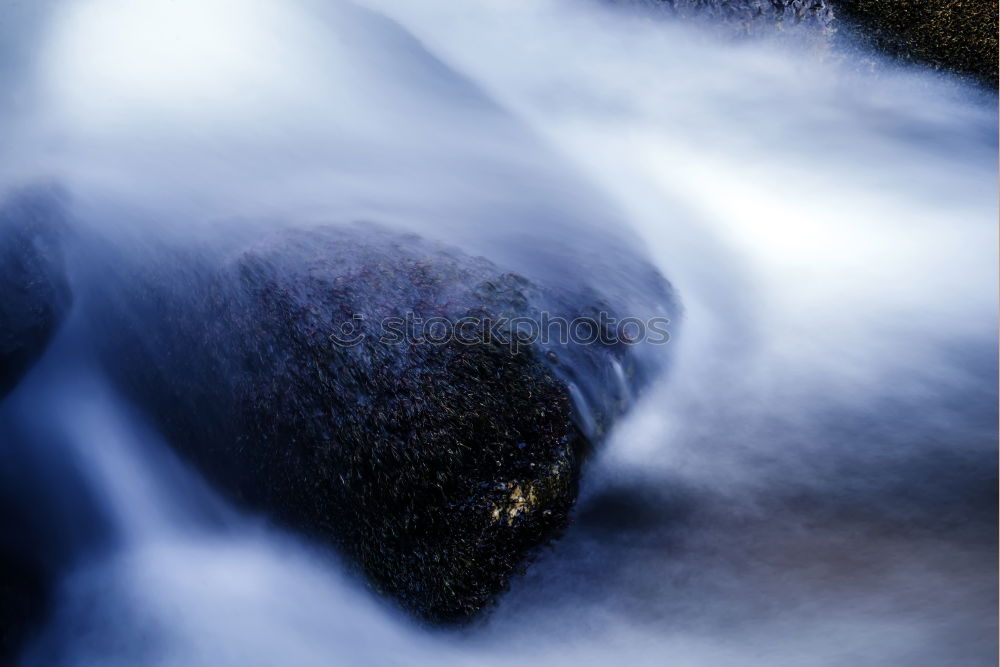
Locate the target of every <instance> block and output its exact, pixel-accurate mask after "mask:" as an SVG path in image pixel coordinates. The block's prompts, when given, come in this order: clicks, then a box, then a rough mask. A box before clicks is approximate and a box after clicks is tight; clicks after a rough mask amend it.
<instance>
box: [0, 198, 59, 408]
mask: <svg viewBox="0 0 1000 667" xmlns="http://www.w3.org/2000/svg"><path fill="white" fill-rule="evenodd" d="M64 216H65V195H64V194H63V193H62V192H61V191H60V190H59V189H58V188H55V187H48V186H37V187H32V188H26V189H24V190H20V191H18V192H16V193H14V194H13V195H11V196H10V197H8V198H7V199H6V200H5V201H4V202H3V203H2V204H0V396H3V395H4V394H6V393H8V392H9V391H10V390H11V389H12V388H13V387H14V386H15V385H16V384H17V382H18V380H19V379H20V378H21V376H22V375H23V374H24V373H25V372H26V371H27V370H28V368H30V367H31V365H32V364H33V363H34V362H35V361H36V360H37V359H38V357H39V356H41V354H42V351H43V350H44V349H45V347H46V345H47V344H48V342H49V340H50V339H51V338H52V335H53V334H54V333H55V331H56V329H57V328H58V326H59V324H60V323H61V322H62V320H63V318H64V317H65V315H66V312H67V310H68V309H69V304H70V300H71V299H70V290H69V285H68V283H67V280H66V268H65V265H64V260H63V256H62V248H61V237H62V235H63V233H64V232H65V218H64Z"/></svg>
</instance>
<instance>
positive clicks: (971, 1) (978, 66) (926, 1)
mask: <svg viewBox="0 0 1000 667" xmlns="http://www.w3.org/2000/svg"><path fill="white" fill-rule="evenodd" d="M830 2H831V3H832V4H834V6H835V8H836V10H837V14H838V16H840V17H841V18H843V19H845V23H846V25H847V26H853V33H854V34H856V35H857V37H858V38H859V39H861V40H862V41H864V42H867V43H869V44H871V45H872V46H874V47H876V48H877V49H879V50H882V51H885V52H888V53H889V54H891V55H894V56H896V57H898V58H901V59H903V60H907V61H912V62H918V63H923V64H927V65H931V66H933V67H938V68H943V69H947V70H951V71H954V72H958V73H961V74H966V75H970V76H972V77H975V78H976V79H978V80H979V81H980V82H982V83H985V84H987V85H989V86H992V87H995V86H996V84H997V49H998V41H997V14H998V3H997V0H919V1H916V0H895V1H893V2H886V0H830Z"/></svg>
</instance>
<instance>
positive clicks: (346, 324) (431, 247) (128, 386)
mask: <svg viewBox="0 0 1000 667" xmlns="http://www.w3.org/2000/svg"><path fill="white" fill-rule="evenodd" d="M157 257H158V258H159V265H158V266H155V267H154V266H153V263H146V264H144V266H143V267H142V269H136V271H135V273H134V274H133V275H131V276H130V277H129V278H128V279H127V280H126V281H123V283H127V289H126V291H125V293H123V294H121V295H119V296H118V297H117V298H115V299H111V300H109V301H108V302H107V304H106V310H105V311H104V312H102V313H100V314H99V315H98V316H97V317H96V320H97V321H99V322H101V323H103V324H104V326H105V328H104V329H103V331H105V334H104V336H103V338H104V347H105V351H106V354H105V358H106V359H107V364H108V367H109V368H110V369H111V370H112V374H113V376H114V377H116V378H117V380H118V382H119V383H120V384H121V385H122V386H123V387H124V389H125V392H126V393H127V394H128V395H129V396H131V397H133V398H134V399H135V400H136V401H137V402H138V403H139V404H140V405H142V406H143V407H144V408H145V409H146V410H147V412H148V413H149V414H150V415H151V416H152V419H153V420H154V421H156V422H157V423H158V424H159V425H160V426H161V427H162V429H163V430H164V432H165V433H166V435H167V437H168V439H169V440H170V441H171V442H172V443H174V444H175V446H176V447H177V448H178V449H179V450H180V451H181V452H182V453H183V454H184V455H185V456H186V457H187V458H188V459H189V460H191V461H192V462H194V463H195V464H196V465H197V467H198V468H199V469H201V470H202V471H204V473H205V474H206V475H207V476H208V477H209V478H210V479H211V480H213V481H214V482H215V483H216V484H217V485H219V486H220V487H221V488H223V489H224V490H225V491H226V492H227V493H228V494H229V495H230V496H231V497H234V498H236V499H238V500H240V501H241V502H243V503H244V504H247V505H249V506H251V507H254V508H259V509H261V510H264V511H265V512H267V513H268V514H269V515H272V516H275V517H278V518H279V519H280V520H282V521H283V522H284V523H286V524H289V525H292V526H294V527H297V528H299V529H301V530H303V531H305V532H307V533H309V534H312V535H314V536H318V537H320V538H322V539H325V540H327V541H330V542H332V543H333V544H335V545H336V546H337V547H338V548H339V550H340V551H341V553H343V554H344V555H345V556H346V557H347V559H348V561H349V562H351V563H354V564H355V565H356V566H357V567H358V569H359V570H360V571H362V572H363V573H364V574H365V575H366V576H367V578H368V580H369V581H370V582H371V583H372V585H373V586H374V587H375V588H376V589H377V590H379V591H381V592H382V593H384V594H386V595H387V596H390V597H391V598H393V599H395V600H397V601H398V602H399V603H400V604H401V605H402V606H403V607H405V608H406V609H408V610H411V611H413V612H415V613H416V614H417V615H419V616H422V617H424V618H426V619H428V620H431V621H434V622H454V621H461V620H465V619H468V618H470V617H471V616H472V615H474V614H475V613H476V612H478V611H479V610H481V609H482V608H483V607H484V606H486V605H487V604H488V603H489V602H490V600H491V599H493V598H494V596H495V595H496V594H497V593H498V592H499V591H501V590H503V589H504V587H505V586H506V585H507V582H508V580H509V578H510V577H511V576H512V575H513V574H514V573H516V572H517V571H519V570H520V569H521V568H522V567H523V566H524V564H525V563H526V562H527V560H528V559H529V558H530V556H531V554H532V553H533V552H534V551H535V550H536V549H537V548H538V547H540V546H541V545H543V544H545V543H546V542H547V541H549V540H550V539H551V538H552V537H553V536H555V535H556V534H557V533H558V532H559V530H560V529H561V528H563V527H564V526H565V525H566V523H567V521H568V519H569V516H570V511H571V508H572V507H573V504H574V501H575V498H576V492H577V482H578V478H579V474H580V465H581V462H582V460H583V459H584V457H585V455H586V453H587V451H588V449H589V447H590V446H591V445H592V444H593V442H594V441H595V440H597V439H599V438H600V437H601V434H602V433H603V432H604V430H605V429H606V426H607V425H608V424H609V423H610V422H611V421H612V420H613V419H614V418H615V417H616V416H617V415H618V414H620V413H621V412H622V411H623V410H624V409H625V407H627V403H628V400H629V396H630V394H631V392H632V391H634V390H635V389H636V388H638V387H639V386H641V384H642V383H643V382H644V381H645V378H648V377H649V376H650V375H651V374H652V373H654V372H656V368H655V366H656V363H655V362H649V363H647V362H645V361H644V360H641V359H640V357H641V355H640V354H639V348H640V347H641V346H638V345H634V344H633V343H634V341H630V340H627V338H624V337H621V336H618V334H617V332H616V331H611V330H609V329H610V327H609V325H608V324H607V323H606V322H603V321H602V316H601V312H604V311H607V310H608V304H606V303H605V302H604V301H603V300H602V296H601V294H600V293H599V291H597V290H594V289H591V288H586V287H583V286H582V280H581V287H580V288H579V289H578V290H576V291H568V290H565V289H562V288H560V289H548V288H546V287H545V286H542V285H538V284H535V283H534V282H533V281H531V280H529V279H528V278H526V277H524V276H521V275H517V274H514V273H510V272H506V271H504V270H502V269H501V268H500V267H497V266H495V265H494V264H493V263H491V262H490V261H488V260H486V259H483V258H477V257H471V256H469V255H466V254H464V253H462V252H460V251H458V250H455V249H453V248H448V247H445V246H441V245H438V244H436V243H432V242H429V241H427V240H424V239H422V238H419V237H417V236H414V235H412V234H401V233H397V232H394V231H390V230H387V229H380V228H374V227H373V226H371V225H354V226H347V227H322V226H321V227H315V228H312V229H308V230H301V229H299V230H296V229H282V230H280V231H278V232H274V233H270V234H268V235H265V237H264V238H263V240H257V241H254V242H251V243H249V244H248V245H246V246H245V247H242V248H240V249H238V250H235V251H233V252H230V253H228V254H227V255H226V256H225V257H223V258H219V257H215V256H212V257H210V256H209V255H207V254H206V255H205V256H204V257H202V258H201V259H200V260H197V259H195V258H193V255H192V253H190V252H185V251H179V252H177V253H170V252H158V253H157ZM636 264H637V265H641V266H642V270H641V271H640V273H641V275H643V276H644V277H651V280H652V284H650V285H644V286H642V289H644V290H652V291H653V292H655V293H656V294H657V295H658V298H659V299H660V303H661V305H662V307H663V311H661V314H664V313H666V312H668V311H671V310H673V307H674V304H675V299H674V295H673V292H672V289H671V287H670V285H669V284H668V283H667V282H666V281H665V280H663V279H662V277H660V276H659V274H658V273H656V272H655V271H653V270H651V269H649V267H648V265H646V264H644V263H643V262H641V260H637V261H636ZM105 293H106V294H107V293H108V292H107V291H105ZM543 313H544V314H545V317H550V316H551V317H562V318H566V319H567V320H569V319H575V318H580V321H581V322H584V323H589V325H590V326H593V327H594V329H593V330H594V331H595V332H596V331H599V333H600V336H599V337H598V338H599V339H598V340H595V341H593V342H589V341H588V342H582V343H581V342H578V341H577V342H574V341H573V340H558V339H559V338H560V334H559V333H558V331H555V330H554V331H553V338H554V340H549V341H540V340H536V339H535V337H534V336H533V334H532V331H531V329H532V327H531V326H530V323H531V322H536V323H538V322H541V321H542V320H543ZM612 314H613V313H612ZM628 314H629V315H632V314H633V313H628ZM639 315H641V314H639ZM393 318H395V319H393ZM434 318H436V319H434ZM513 318H523V319H521V320H519V321H518V320H514V321H513V322H510V321H508V320H512V319H513ZM456 325H460V326H456ZM449 328H450V329H451V330H453V331H454V332H455V336H453V337H450V338H448V337H447V336H446V333H447V332H448V331H449ZM581 328H586V327H585V326H581ZM585 337H586V336H585ZM660 356H661V355H659V354H657V355H650V358H651V359H658V358H660Z"/></svg>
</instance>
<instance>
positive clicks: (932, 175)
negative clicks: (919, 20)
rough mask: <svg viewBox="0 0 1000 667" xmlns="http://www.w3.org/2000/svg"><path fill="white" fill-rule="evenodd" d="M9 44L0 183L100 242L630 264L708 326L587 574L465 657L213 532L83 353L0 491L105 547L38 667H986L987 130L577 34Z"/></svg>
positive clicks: (980, 111)
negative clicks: (639, 251)
mask: <svg viewBox="0 0 1000 667" xmlns="http://www.w3.org/2000/svg"><path fill="white" fill-rule="evenodd" d="M15 4H16V3H12V2H10V1H9V0H8V1H7V2H5V3H4V4H3V5H2V6H4V8H5V11H9V12H10V13H9V14H8V16H10V17H12V19H11V23H12V24H13V25H16V26H18V27H19V28H20V29H21V30H22V31H23V34H24V35H27V37H23V38H19V39H18V40H14V39H11V40H10V41H8V42H7V47H5V50H2V51H0V53H3V56H4V62H5V63H6V64H7V67H6V68H5V69H4V70H3V76H5V77H7V78H8V82H9V83H10V85H11V88H13V89H14V91H15V93H16V94H11V95H8V96H7V97H5V98H4V99H3V104H2V106H0V113H2V114H3V118H4V121H5V122H4V124H3V129H2V130H0V148H2V149H3V152H2V156H3V157H0V183H2V184H4V185H5V186H8V185H13V184H17V183H20V182H22V181H24V180H25V179H30V178H34V177H37V176H43V177H46V178H53V179H55V180H58V181H60V182H63V183H65V184H66V185H67V186H68V187H69V188H70V189H71V190H73V191H74V195H75V197H77V200H78V201H79V202H80V210H81V217H82V219H83V220H85V221H86V223H87V224H88V225H90V226H91V227H92V228H93V229H97V230H102V231H103V233H105V234H106V235H108V236H118V235H123V234H127V235H136V236H141V235H142V234H143V233H146V232H145V231H144V229H143V227H142V225H147V226H148V227H149V229H150V230H155V231H156V233H157V234H163V233H170V234H177V235H187V234H198V233H199V230H198V225H200V224H210V223H208V222H198V223H197V224H196V223H193V222H189V221H190V220H198V221H210V220H212V219H214V218H218V217H222V216H225V217H227V218H228V217H239V216H241V215H247V214H254V215H260V214H263V215H264V217H266V216H268V215H274V216H275V217H281V216H289V215H293V216H303V217H306V218H313V217H319V216H326V215H336V216H342V217H345V218H363V219H379V220H387V221H389V222H390V223H393V224H397V225H400V226H410V227H411V228H413V229H416V230H418V231H420V232H421V233H424V234H427V235H429V236H432V237H435V238H440V239H443V240H446V241H448V242H453V243H456V244H459V245H462V246H463V247H465V248H468V249H471V250H474V251H476V252H480V253H483V254H487V255H488V256H491V258H492V257H493V256H499V257H501V258H503V259H504V260H505V261H506V262H509V263H512V264H513V265H515V266H516V265H518V263H521V264H522V265H525V266H537V265H538V264H539V263H542V262H543V261H544V257H546V256H547V255H546V253H559V252H563V251H565V252H567V253H569V252H586V253H588V255H587V256H593V257H595V259H594V260H593V262H594V263H593V264H592V265H588V266H581V267H580V271H581V272H585V271H586V272H593V273H595V274H596V273H598V272H599V271H606V272H607V273H608V275H609V277H613V275H614V273H613V269H614V263H615V261H616V255H615V254H614V253H613V252H612V251H611V250H610V249H607V250H606V249H605V248H604V247H603V246H601V245H600V244H599V241H598V239H600V238H602V237H601V235H611V236H616V235H621V236H622V237H625V236H629V237H635V238H637V239H638V240H639V241H640V242H641V243H642V244H643V245H644V246H645V247H646V248H647V250H648V252H649V254H650V256H651V257H652V258H653V260H654V262H655V263H656V265H657V266H658V267H659V268H660V270H661V271H662V272H663V274H664V275H666V276H667V277H669V278H670V280H671V281H672V282H673V283H674V284H675V285H676V286H677V288H678V289H679V291H680V292H681V294H682V295H683V299H684V304H685V322H684V331H683V336H679V337H678V338H677V339H676V340H675V341H673V342H672V343H671V344H670V353H671V354H672V355H673V367H672V370H671V373H670V374H669V376H668V377H664V378H663V379H662V380H661V381H660V382H659V383H658V384H657V385H656V386H655V387H654V388H653V389H651V390H650V391H648V392H646V394H645V395H643V396H642V397H640V398H639V399H638V403H637V405H636V406H635V409H634V410H633V411H632V413H631V414H630V416H629V417H628V418H627V419H626V420H625V421H624V423H622V424H620V425H619V426H618V428H617V429H616V431H615V432H614V433H613V434H612V436H611V438H610V441H609V442H608V443H606V445H605V447H604V448H603V450H602V451H601V452H599V453H598V454H597V456H596V457H595V459H594V460H593V461H592V462H591V463H590V464H589V465H588V467H587V468H586V470H585V471H584V477H583V481H582V490H581V498H580V501H579V505H578V509H577V515H576V519H575V521H574V524H573V525H572V526H571V527H570V528H569V530H568V531H567V534H566V535H565V536H564V537H563V538H562V539H561V540H559V541H557V542H556V543H555V544H553V545H552V546H551V547H550V548H548V549H546V550H545V552H544V553H543V554H542V555H541V556H540V557H539V559H538V561H537V562H536V563H534V564H533V565H532V566H531V567H530V569H529V570H528V572H527V573H526V574H525V575H524V576H523V577H520V578H518V579H517V580H516V581H515V582H514V583H513V585H512V590H511V591H510V592H509V593H507V594H506V595H504V596H503V597H502V598H501V599H500V600H499V603H498V606H497V608H496V609H494V610H492V611H491V613H490V614H488V615H486V616H485V617H484V618H483V619H481V620H479V621H477V622H476V623H474V624H473V625H472V626H470V627H467V628H462V629H459V630H447V631H446V630H437V629H429V628H426V627H422V626H420V625H418V624H417V623H416V622H414V621H413V620H412V619H410V618H408V617H406V616H405V615H403V614H402V613H400V612H399V611H397V610H395V609H394V608H393V607H392V606H391V605H390V604H388V603H386V602H384V601H380V600H378V599H376V598H375V597H374V596H373V594H372V593H371V592H369V591H368V590H367V589H366V588H365V587H364V585H363V583H362V582H359V581H356V580H354V579H352V578H350V577H349V576H348V575H346V574H344V573H343V570H342V568H341V567H340V566H339V564H338V559H337V557H336V555H334V554H331V553H329V552H327V551H326V550H324V549H323V548H321V547H319V546H317V545H313V544H309V543H307V542H305V541H304V540H303V539H302V538H299V537H296V536H294V535H289V534H287V533H285V532H283V531H281V530H280V529H279V528H276V527H274V526H272V525H269V524H268V523H267V522H265V521H264V520H263V519H261V518H260V517H252V516H246V515H244V514H243V513H242V512H240V511H239V510H237V509H235V508H233V507H231V506H229V505H228V503H226V502H225V501H223V500H221V499H219V498H217V497H216V496H215V495H214V493H213V492H212V490H211V489H209V488H207V486H206V485H205V484H204V483H203V482H201V481H200V480H199V478H198V476H197V475H196V474H195V473H194V472H192V471H191V470H189V469H188V468H187V467H186V466H185V465H184V464H183V463H182V462H180V461H178V460H177V459H176V458H174V457H173V456H172V455H171V454H170V453H169V450H168V448H167V446H166V444H165V443H163V442H162V441H161V440H160V437H159V436H158V435H157V434H156V433H155V432H153V431H152V429H150V427H149V426H147V425H146V424H144V423H143V420H142V418H141V416H140V415H138V414H137V413H135V412H134V410H133V409H132V408H131V407H130V406H129V405H128V403H127V399H126V398H125V397H122V396H118V395H116V394H115V393H114V391H113V390H112V389H111V388H110V387H109V386H108V385H107V384H106V383H105V382H104V381H103V379H102V378H101V377H100V374H99V373H98V372H96V371H95V370H94V369H93V367H92V366H91V365H90V364H89V363H88V359H89V356H88V355H89V348H88V346H87V345H86V344H85V341H86V336H87V332H86V325H85V323H80V322H75V321H74V320H72V319H71V320H70V322H69V323H68V324H67V325H66V327H65V328H64V329H63V331H62V332H61V333H60V336H59V338H58V340H57V341H56V342H55V343H54V344H53V346H52V347H51V349H50V350H49V352H48V353H47V354H46V357H45V358H44V359H43V360H42V362H41V363H40V364H39V366H38V367H37V368H36V369H35V370H34V371H33V372H32V374H31V375H30V376H29V377H28V378H27V379H26V380H25V382H24V383H23V384H22V386H21V387H19V388H18V390H17V391H16V392H15V393H14V394H13V395H12V396H11V397H9V398H8V399H6V400H5V402H4V403H3V404H2V405H0V424H3V425H5V428H9V430H8V431H7V433H8V434H9V435H10V438H9V441H8V443H6V444H7V447H6V450H5V451H4V452H3V457H4V465H5V466H14V467H18V468H17V469H18V470H19V471H21V473H22V477H24V476H26V479H27V480H30V481H34V482H35V484H31V483H28V482H24V480H22V482H24V483H25V487H33V491H32V493H34V494H35V495H36V496H38V497H43V496H45V495H46V494H47V493H48V491H47V490H48V489H50V488H51V489H53V490H52V495H53V497H56V496H57V495H58V494H56V492H55V488H56V487H59V488H62V489H64V490H65V489H68V490H66V491H65V495H66V496H68V497H67V498H65V499H61V500H53V501H52V502H53V503H54V504H57V505H58V504H60V503H61V504H63V505H66V506H67V507H71V506H73V505H75V504H78V503H81V502H82V501H81V500H80V499H81V498H84V497H88V498H90V497H92V499H91V500H88V501H87V503H88V507H90V506H92V509H88V510H87V511H86V512H83V513H82V514H77V513H75V512H74V511H70V510H66V511H65V512H63V513H60V512H55V513H54V515H58V516H64V515H65V516H67V517H69V518H67V519H66V520H67V526H68V525H70V524H75V526H76V528H75V529H76V530H81V531H83V532H86V531H87V530H88V529H89V527H91V526H100V529H99V531H98V532H102V533H103V532H106V533H107V536H106V538H103V539H99V540H97V541H98V542H99V544H97V545H96V546H94V547H93V548H87V549H83V550H81V553H82V554H83V555H82V556H81V557H80V558H79V559H77V561H76V563H75V565H74V567H73V569H72V570H71V571H70V572H69V573H68V574H67V575H66V576H65V578H64V579H63V580H62V581H61V582H60V584H59V587H58V590H57V593H56V597H55V604H54V608H53V610H52V613H51V615H50V617H49V618H48V619H47V620H46V622H45V624H44V625H43V627H42V628H41V630H40V631H39V633H38V634H37V636H35V637H34V638H33V639H32V640H31V641H30V643H29V646H28V649H27V652H26V654H25V656H24V658H23V660H24V663H25V664H28V665H54V664H66V665H135V664H144V665H146V664H148V665H241V666H242V665H329V664H337V665H394V664H399V665H509V664H518V663H520V664H530V665H542V664H551V665H562V664H566V665H607V664H613V663H618V664H629V665H657V666H659V665H712V666H716V665H771V666H773V665H802V664H810V665H839V664H852V665H891V664H909V665H927V666H931V665H941V664H948V665H979V664H989V662H990V660H991V659H992V657H993V656H994V655H995V652H996V638H995V633H994V632H993V630H994V628H995V626H996V621H997V618H996V583H997V582H996V573H995V561H996V555H997V553H996V521H995V519H996V516H995V508H996V501H995V485H996V453H995V442H996V434H997V430H996V423H997V414H996V402H997V392H996V386H995V380H996V369H997V359H996V343H997V341H996V300H997V290H996V280H995V276H996V271H997V255H996V247H997V232H996V226H995V225H996V218H997V190H996V187H997V185H996V184H997V153H996V133H997V112H996V96H995V94H993V93H989V92H984V91H982V90H980V89H978V88H975V87H971V86H969V85H968V84H966V83H964V82H962V81H960V80H958V79H955V78H952V77H950V76H949V75H946V74H941V73H935V72H930V71H926V70H922V69H919V68H907V67H901V66H898V65H894V64H892V63H888V62H884V61H882V60H880V59H879V58H878V57H877V56H875V55H873V54H870V53H862V52H860V51H857V50H854V49H853V48H852V47H851V46H850V45H849V44H840V43H838V44H834V45H832V46H826V47H819V46H817V45H816V44H813V43H812V42H810V41H809V40H805V41H804V42H803V41H798V40H795V39H781V40H780V41H779V40H777V39H767V38H762V39H757V40H745V41H736V42H734V41H731V40H727V39H725V38H724V37H723V36H720V35H719V34H717V33H715V32H712V31H704V30H702V29H700V28H699V27H698V26H696V25H693V24H690V23H677V24H673V23H670V22H667V21H661V20H655V21H654V20H649V19H648V18H645V17H643V16H642V15H641V14H635V13H622V12H617V11H614V10H613V9H612V8H610V7H608V6H606V5H605V4H600V3H591V2H584V1H581V0H577V1H570V0H463V2H461V3H456V2H453V1H451V2H449V1H447V0H420V1H419V2H418V1H413V2H406V3H400V2H398V1H397V2H390V1H388V0H365V1H364V2H359V3H357V4H358V6H359V7H361V8H363V9H358V8H355V7H354V6H353V5H347V4H344V3H320V2H312V1H310V0H298V1H294V2H293V1H285V2H278V1H277V0H248V1H246V2H236V0H173V1H172V2H168V1H167V0H147V1H144V2H143V3H129V2H124V1H123V0H81V1H80V2H74V3H65V4H58V3H39V4H38V5H37V6H35V7H34V8H29V9H25V8H24V7H23V6H22V7H20V8H15ZM5 29H6V30H8V31H10V30H11V29H10V28H9V27H8V28H5ZM3 34H4V35H7V34H8V33H3ZM11 34H13V33H11ZM136 220H141V221H143V223H142V224H140V223H138V222H133V221H136ZM178 220H184V221H185V222H183V223H181V222H178ZM129 225H134V228H132V227H130V228H129V229H127V230H123V229H120V227H125V226H129ZM594 230H597V231H594ZM150 233H152V232H150ZM137 247H138V246H137ZM604 250H606V252H602V251H604ZM92 259H93V258H90V257H88V256H86V255H81V256H77V257H74V258H73V262H72V263H73V266H75V267H76V270H77V275H81V276H82V275H85V276H87V280H88V281H90V283H89V285H90V287H89V288H90V289H94V288H95V285H96V286H97V287H96V288H97V289H99V284H100V281H99V277H100V270H95V267H93V266H88V262H90V261H92ZM561 279H563V280H568V281H572V280H573V277H572V276H562V277H561ZM80 341H84V343H80ZM11 424H15V425H16V428H14V427H11V426H10V425H11ZM53 461H58V462H59V466H58V468H57V469H56V470H52V469H51V468H50V467H51V465H52V462H53ZM11 469H14V468H11V467H8V470H11ZM67 480H69V482H67ZM78 486H79V487H80V488H83V489H85V490H86V491H85V492H80V493H79V494H76V492H75V491H73V489H75V488H77V487H78ZM92 515H93V516H92ZM95 530H98V529H96V528H95ZM63 532H64V533H65V534H66V538H65V539H67V540H70V541H72V540H73V539H75V538H73V537H72V535H71V533H72V531H71V530H70V529H69V528H66V529H65V530H64V531H63ZM80 540H81V541H86V540H84V539H83V538H80Z"/></svg>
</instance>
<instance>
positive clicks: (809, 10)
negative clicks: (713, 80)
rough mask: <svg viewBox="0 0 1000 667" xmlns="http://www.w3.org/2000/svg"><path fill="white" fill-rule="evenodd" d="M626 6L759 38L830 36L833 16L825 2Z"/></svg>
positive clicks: (645, 0) (643, 0) (649, 1)
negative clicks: (803, 32) (802, 31)
mask: <svg viewBox="0 0 1000 667" xmlns="http://www.w3.org/2000/svg"><path fill="white" fill-rule="evenodd" d="M624 2H625V3H626V4H633V5H637V6H642V7H646V8H649V9H653V10H655V11H661V12H667V13H668V14H669V15H670V16H672V17H674V18H679V19H685V20H698V21H702V22H704V23H706V24H710V25H714V26H715V27H716V28H719V29H722V30H725V31H727V32H729V33H731V34H736V35H739V34H743V35H760V34H775V33H778V32H783V31H798V29H799V28H807V29H810V30H812V31H813V32H814V33H816V35H818V36H819V37H821V38H823V37H827V36H829V35H831V34H832V33H833V25H834V14H833V10H832V9H831V8H830V4H829V3H828V0H624Z"/></svg>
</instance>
